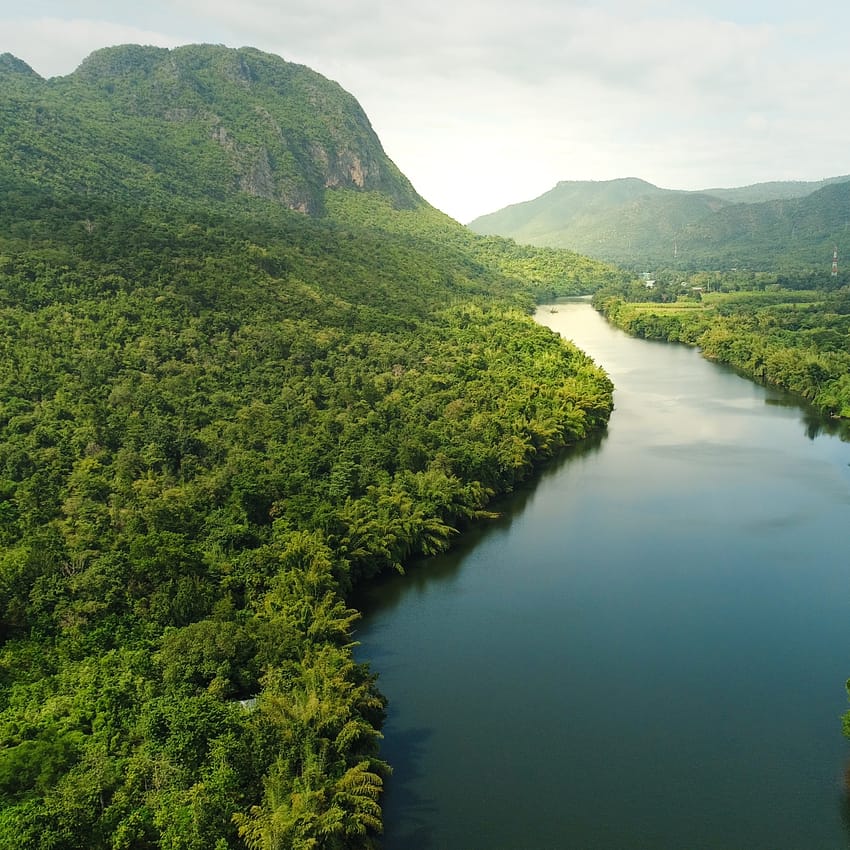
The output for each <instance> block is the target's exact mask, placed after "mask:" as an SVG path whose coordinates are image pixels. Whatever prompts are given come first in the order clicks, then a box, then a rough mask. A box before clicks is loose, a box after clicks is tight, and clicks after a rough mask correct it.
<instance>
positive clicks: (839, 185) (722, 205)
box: [469, 177, 850, 270]
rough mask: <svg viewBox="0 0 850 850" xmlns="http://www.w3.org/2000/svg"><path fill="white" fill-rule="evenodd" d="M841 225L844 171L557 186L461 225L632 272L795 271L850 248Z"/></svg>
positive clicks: (846, 194) (846, 216) (848, 190)
mask: <svg viewBox="0 0 850 850" xmlns="http://www.w3.org/2000/svg"><path fill="white" fill-rule="evenodd" d="M848 221H850V178H848V177H836V178H833V179H831V180H824V181H820V182H817V183H802V182H787V183H783V182H778V183H764V184H756V185H754V186H748V187H742V188H738V189H708V190H705V191H702V192H682V191H672V190H667V189H659V188H658V187H657V186H653V185H652V184H650V183H646V182H644V181H641V180H635V179H628V180H612V181H603V182H599V183H594V182H572V183H559V184H558V185H557V186H556V187H555V188H554V189H552V190H551V191H549V192H547V193H545V194H544V195H541V196H540V197H539V198H536V199H535V200H532V201H527V202H525V203H523V204H516V205H514V206H510V207H506V208H505V209H504V210H500V211H498V212H495V213H491V214H490V215H486V216H482V217H480V218H478V219H476V220H475V221H473V222H471V224H470V225H469V226H470V228H471V229H472V230H474V231H475V232H477V233H492V234H500V235H502V236H507V237H511V238H513V239H516V240H517V241H518V242H521V243H528V244H531V245H546V246H552V247H559V248H569V249H572V250H575V251H580V252H582V253H585V254H588V255H589V256H592V257H597V258H599V259H603V260H607V261H610V262H617V263H621V264H623V265H625V266H628V267H631V268H636V269H644V268H650V269H652V268H657V267H659V266H660V267H663V268H679V269H682V270H694V269H715V268H719V269H727V268H733V267H741V266H746V267H747V268H752V269H757V270H773V269H776V268H783V269H797V270H799V269H803V268H810V267H813V266H822V267H823V266H825V267H826V268H827V269H828V268H829V264H830V262H831V259H832V252H833V250H834V246H836V245H837V246H838V247H839V250H840V251H841V252H842V253H845V252H847V251H850V238H848V231H847V222H848Z"/></svg>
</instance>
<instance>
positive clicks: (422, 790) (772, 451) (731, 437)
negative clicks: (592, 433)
mask: <svg viewBox="0 0 850 850" xmlns="http://www.w3.org/2000/svg"><path fill="white" fill-rule="evenodd" d="M537 319H538V321H540V322H542V323H543V324H546V325H548V326H549V327H551V328H553V329H554V330H555V331H557V332H559V333H561V334H562V335H563V336H565V337H567V338H570V339H573V340H574V341H575V342H576V344H577V345H578V346H579V347H580V348H582V349H583V350H585V351H586V352H588V353H589V354H590V355H591V356H592V357H593V358H594V359H595V360H596V361H597V362H598V363H599V364H600V365H602V366H603V367H604V368H605V369H606V370H607V371H608V373H609V374H610V376H611V378H612V379H613V381H614V383H615V386H616V392H615V396H614V401H615V410H614V413H613V415H612V417H611V421H610V424H609V427H608V430H607V433H606V434H604V435H603V436H602V437H600V438H597V439H595V440H592V441H589V442H588V443H587V444H586V445H583V446H581V447H579V448H578V449H576V450H574V451H572V452H569V453H568V454H567V455H566V456H565V457H563V458H561V459H560V460H558V461H557V462H555V463H552V464H551V465H550V466H549V467H548V468H547V469H546V470H545V471H544V472H543V473H542V475H541V476H540V477H539V478H538V479H537V480H536V481H535V482H534V484H533V485H530V486H529V487H528V488H527V489H525V490H523V491H522V492H518V493H516V494H514V495H513V496H512V497H511V498H510V499H507V500H505V501H504V502H502V503H501V504H500V505H499V506H498V508H499V510H501V512H502V516H501V518H500V519H499V520H496V521H493V522H492V523H489V524H488V525H486V527H481V528H478V529H476V530H474V531H473V532H472V533H470V534H469V535H468V536H466V537H465V538H464V540H463V541H462V544H461V545H460V546H459V547H458V548H457V549H455V550H454V551H453V552H451V553H449V554H447V555H445V556H442V557H439V558H435V559H431V560H429V561H428V562H427V563H424V564H421V565H413V566H412V567H411V568H410V569H409V570H408V575H407V576H405V577H396V578H393V579H391V580H388V581H384V582H383V583H380V584H378V585H376V586H374V587H373V588H372V589H371V590H370V591H369V593H368V594H367V595H366V596H365V597H364V598H362V599H360V600H358V604H359V605H361V606H362V607H363V608H364V609H365V611H366V616H365V618H364V620H363V621H362V622H361V623H360V625H359V628H358V630H357V635H356V638H357V640H358V641H360V643H361V646H360V648H359V650H358V657H359V658H360V659H361V660H367V661H369V662H370V663H371V665H372V667H373V669H374V670H375V671H376V672H378V673H379V676H380V679H379V685H380V688H381V690H382V692H383V693H384V694H386V696H387V697H388V698H389V701H390V705H389V715H388V720H387V723H386V726H385V729H384V734H385V740H384V742H383V747H382V754H383V756H384V757H385V758H386V759H387V760H388V761H390V762H391V763H392V764H393V766H394V769H395V770H394V774H393V776H392V777H391V779H390V780H389V782H388V785H387V791H386V794H385V797H384V812H385V823H386V834H385V840H384V847H385V848H386V850H419V848H421V850H428V848H433V850H476V848H482V850H483V848H487V850H495V848H529V850H534V849H535V848H577V850H592V848H612V849H614V850H619V848H653V850H658V849H659V848H683V850H684V848H687V850H695V848H713V850H714V849H715V848H730V850H732V848H736V849H737V848H741V849H743V848H747V850H753V849H754V848H764V850H782V848H788V850H816V848H830V850H834V848H842V847H847V846H850V839H849V838H848V836H850V826H848V824H850V813H848V806H847V805H846V800H845V795H844V790H843V782H844V778H843V777H844V770H845V767H846V766H847V764H848V758H850V747H848V745H847V742H846V741H845V740H844V738H843V737H842V735H841V715H842V713H843V712H844V711H845V709H846V708H847V707H848V703H847V695H846V693H845V690H844V682H845V679H846V678H847V677H848V676H850V556H848V552H850V547H848V536H847V532H848V527H850V466H848V463H850V444H848V443H846V442H842V441H840V440H839V439H838V438H837V437H835V436H830V435H829V434H828V433H826V431H825V430H824V428H823V426H825V425H826V423H821V422H819V420H818V418H817V416H816V415H814V414H813V413H812V412H811V411H807V410H806V409H805V408H803V407H801V406H800V405H798V404H797V403H796V402H795V401H794V400H793V399H791V398H789V397H788V396H786V395H784V394H782V393H781V392H778V391H775V390H770V389H765V388H763V387H760V386H758V385H756V384H754V383H752V382H750V381H748V380H746V379H744V378H742V377H740V376H738V375H736V374H735V373H734V372H732V371H730V370H727V369H724V368H722V367H719V366H717V365H714V364H711V363H709V362H707V361H705V360H703V359H702V358H701V357H700V355H699V353H698V352H697V351H696V350H694V349H690V348H686V347H684V346H677V345H670V344H663V343H652V342H646V341H644V340H636V339H632V338H630V337H628V336H626V335H625V334H623V333H622V332H620V331H618V330H616V329H613V328H611V327H610V326H609V325H608V324H607V323H606V322H605V321H604V320H603V319H602V318H601V317H600V316H599V315H598V314H597V313H596V312H595V311H593V309H592V308H591V307H590V305H589V304H587V303H586V302H569V303H565V304H559V305H557V312H552V311H551V310H550V308H541V309H540V310H539V311H538V314H537Z"/></svg>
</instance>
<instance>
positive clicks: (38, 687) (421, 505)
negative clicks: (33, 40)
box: [0, 47, 623, 850]
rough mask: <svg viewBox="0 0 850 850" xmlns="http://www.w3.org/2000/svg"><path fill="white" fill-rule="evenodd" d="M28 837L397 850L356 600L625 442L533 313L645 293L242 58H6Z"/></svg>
mask: <svg viewBox="0 0 850 850" xmlns="http://www.w3.org/2000/svg"><path fill="white" fill-rule="evenodd" d="M0 112H2V116H0V349H1V350H2V357H0V639H2V645H0V844H2V845H3V846H10V847H12V846H14V847H20V848H39V850H47V848H50V850H71V849H72V848H74V850H77V849H78V850H83V848H85V850H92V848H110V850H130V848H132V850H153V849H154V848H170V850H177V848H180V850H190V848H191V850H211V848H214V850H224V848H252V850H253V848H308V847H310V848H341V847H369V846H371V845H372V843H373V839H374V837H375V836H376V835H377V834H378V832H379V831H380V828H381V808H380V794H381V789H382V785H383V781H384V779H385V778H386V776H387V775H388V773H389V770H390V766H388V765H386V764H384V763H383V762H382V761H381V759H380V758H379V757H378V749H377V742H378V739H379V735H380V732H379V730H380V726H381V722H382V718H383V713H384V700H383V698H382V697H381V695H380V693H379V691H378V689H377V688H376V683H375V679H374V676H373V675H372V673H370V671H368V670H367V669H365V668H363V667H362V666H360V665H357V664H355V662H354V660H353V658H352V652H351V627H352V624H353V623H354V622H355V621H356V619H357V617H358V613H357V612H356V611H355V610H353V609H352V608H351V607H350V606H349V604H348V602H347V599H348V598H349V594H350V591H351V590H352V588H353V587H354V586H355V585H356V583H357V582H359V581H363V580H366V579H368V578H370V577H372V576H374V575H376V574H377V573H379V572H381V571H383V570H389V569H401V568H402V566H403V564H404V562H405V561H406V560H407V559H408V558H410V557H411V556H414V555H417V554H420V553H424V554H428V553H433V552H438V551H441V550H443V549H445V548H446V547H447V546H449V545H450V544H451V541H452V540H453V539H454V537H455V536H456V535H457V533H458V532H459V531H460V530H462V529H463V528H464V527H465V525H466V524H468V523H469V522H472V521H475V520H476V519H482V518H485V517H486V516H487V515H488V514H487V511H488V503H489V501H490V500H491V498H492V497H493V495H494V494H496V493H500V492H505V491H509V490H510V489H511V488H512V487H513V486H514V485H515V484H516V483H517V482H518V481H520V480H522V479H524V478H525V477H526V476H527V475H528V474H529V473H530V472H531V470H532V469H533V468H534V465H535V464H537V463H538V462H540V461H541V460H543V459H545V458H547V457H549V456H551V455H553V454H554V453H555V452H557V451H559V450H560V449H561V448H562V447H563V446H565V445H567V444H568V443H571V442H574V441H576V440H579V439H581V438H583V437H584V436H586V435H587V434H588V433H590V432H591V431H593V430H594V429H598V428H600V427H602V426H603V425H604V423H605V421H606V420H607V417H608V414H609V412H610V410H611V384H610V382H609V381H608V379H607V377H606V376H605V375H604V373H603V372H602V371H601V370H600V369H599V368H597V367H596V366H595V365H594V364H593V363H592V362H591V361H590V360H589V359H588V358H587V357H586V356H585V355H583V354H582V353H581V352H579V351H577V350H576V349H575V348H574V347H572V346H571V345H569V344H567V343H564V342H563V341H561V340H560V339H558V338H557V337H555V336H554V335H553V334H551V333H550V332H549V331H547V330H545V329H543V328H541V327H538V326H537V325H535V324H534V323H533V322H532V320H531V319H530V318H529V316H528V312H529V309H530V306H531V304H532V303H533V300H534V298H535V297H541V296H542V295H544V294H545V295H553V294H564V293H570V292H579V291H593V290H594V289H597V288H599V286H601V285H603V284H606V285H612V284H615V283H616V282H618V281H620V280H622V279H623V278H622V275H621V274H620V273H618V272H617V271H616V270H614V269H612V268H611V267H608V266H603V265H601V264H599V263H595V262H593V261H588V260H585V259H583V258H580V257H578V256H576V255H574V254H571V253H569V252H562V251H555V250H547V251H536V250H534V249H527V248H522V247H520V246H517V245H516V244H514V243H513V242H510V241H509V240H504V239H497V238H494V239H483V238H480V237H476V236H474V235H473V234H471V233H469V232H468V231H466V230H465V229H464V228H462V227H460V225H458V224H457V223H455V222H452V221H451V220H450V219H447V218H446V217H445V216H443V215H442V214H440V213H438V212H437V211H435V210H433V209H432V208H430V207H429V206H428V205H427V204H425V202H424V201H422V199H420V198H419V197H418V196H417V195H416V193H415V192H414V191H413V190H412V188H411V187H410V185H409V183H408V182H407V181H406V180H405V179H404V178H403V176H402V175H400V174H399V173H398V170H397V169H395V167H394V166H393V165H392V163H391V162H390V161H389V160H388V159H387V158H386V156H385V155H384V153H383V150H382V149H381V147H380V143H379V142H378V140H377V138H376V137H375V136H374V133H372V131H371V128H370V127H369V126H368V121H367V120H366V118H365V116H364V115H363V113H362V111H361V110H360V108H359V106H357V104H356V103H355V102H354V101H353V99H352V98H350V96H349V95H347V94H346V93H345V92H343V91H342V90H341V89H339V87H338V86H336V85H335V84H333V83H330V82H329V81H327V80H324V79H323V78H321V77H320V76H319V75H316V74H314V73H313V72H311V71H309V70H308V69H305V68H301V67H299V66H291V65H289V64H287V63H284V62H282V61H281V60H279V59H277V58H276V57H270V56H268V55H267V54H261V53H259V52H258V51H253V50H250V49H243V50H238V51H234V50H227V49H225V48H213V47H190V48H181V49H179V50H175V51H162V50H158V49H153V48H138V47H124V48H115V49H110V50H106V51H101V52H99V53H97V54H95V55H94V56H93V57H91V58H90V59H89V60H87V61H86V62H85V63H83V65H82V66H81V68H80V69H79V70H78V71H77V72H76V73H75V74H73V75H71V76H70V77H67V78H60V79H55V80H50V81H45V80H41V79H40V78H39V77H38V76H37V75H35V74H33V73H32V71H31V70H30V69H29V68H28V67H27V66H26V65H25V64H24V63H22V62H20V61H18V60H14V58H13V57H8V56H4V57H0Z"/></svg>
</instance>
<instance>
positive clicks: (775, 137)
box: [0, 0, 850, 222]
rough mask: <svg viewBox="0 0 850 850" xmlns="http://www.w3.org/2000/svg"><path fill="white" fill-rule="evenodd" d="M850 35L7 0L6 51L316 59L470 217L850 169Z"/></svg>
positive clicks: (521, 9)
mask: <svg viewBox="0 0 850 850" xmlns="http://www.w3.org/2000/svg"><path fill="white" fill-rule="evenodd" d="M848 34H850V3H847V2H846V0H821V2H819V3H812V2H810V0H809V2H803V1H802V0H691V2H689V0H676V1H675V2H672V1H671V0H523V1H522V2H519V3H518V2H515V0H514V2H507V0H429V2H423V0H415V2H414V0H167V2H166V1H165V0H141V2H137V0H106V2H105V1H104V0H73V2H67V0H65V2H63V0H28V2H27V3H22V2H20V0H14V2H13V1H12V0H0V53H3V52H9V53H13V54H14V55H15V56H17V57H18V58H20V59H23V60H24V61H26V62H27V63H29V64H30V65H31V66H32V67H33V68H34V69H35V70H36V71H37V72H38V73H39V74H41V75H42V76H44V77H52V76H60V75H65V74H69V73H71V72H72V71H73V70H74V69H75V68H76V67H77V66H78V65H79V63H80V62H81V61H82V60H83V59H84V58H85V57H86V56H87V55H88V54H89V53H91V52H92V51H93V50H96V49H98V48H100V47H106V46H109V45H114V44H125V43H139V44H153V45H158V46H161V47H175V46H178V45H181V44H189V43H199V42H204V43H212V44H225V45H227V46H229V47H242V46H248V45H249V46H252V47H257V48H259V49H261V50H266V51H269V52H271V53H275V54H277V55H279V56H281V57H283V58H284V59H286V60H288V61H292V62H299V63H302V64H305V65H308V66H310V67H311V68H313V69H314V70H316V71H318V72H319V73H321V74H323V75H324V76H326V77H329V78H331V79H333V80H336V81H337V82H338V83H340V84H341V85H342V86H343V87H344V88H345V89H347V90H348V91H349V92H351V93H352V94H353V95H354V96H355V97H356V98H357V99H358V101H359V102H360V103H361V105H362V106H363V108H364V109H365V110H366V113H367V114H368V116H369V118H370V120H371V122H372V126H373V127H374V128H375V130H376V132H377V133H378V136H379V137H380V139H381V142H382V144H383V146H384V149H385V150H386V152H387V153H388V155H389V156H390V157H391V159H393V161H394V162H395V163H396V165H398V166H399V168H400V169H401V170H402V171H403V172H404V173H405V174H406V175H407V177H408V178H410V180H411V181H412V182H413V185H414V186H415V187H416V189H417V190H418V191H419V193H420V194H421V195H422V196H423V197H425V198H426V200H428V201H429V202H430V203H432V204H433V205H434V206H436V207H438V208H439V209H441V210H443V211H444V212H447V213H448V214H449V215H451V216H453V217H454V218H456V219H458V220H459V221H462V222H468V221H470V220H471V219H473V218H475V217H476V216H478V215H482V214H484V213H488V212H493V211H494V210H497V209H500V208H502V207H504V206H506V205H508V204H512V203H517V202H521V201H525V200H529V199H531V198H534V197H537V196H538V195H540V194H542V193H543V192H546V191H548V190H549V189H551V188H552V187H553V186H554V185H555V184H556V183H557V182H558V181H561V180H610V179H614V178H617V177H640V178H643V179H644V180H649V181H650V182H652V183H655V184H656V185H658V186H663V187H665V188H670V189H704V188H710V187H719V186H742V185H748V184H751V183H758V182H764V181H768V180H819V179H821V178H824V177H831V176H836V175H839V174H847V173H850V109H848V104H850V73H848V72H850V54H848V53H847V43H848Z"/></svg>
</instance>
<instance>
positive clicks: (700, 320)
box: [593, 289, 850, 419]
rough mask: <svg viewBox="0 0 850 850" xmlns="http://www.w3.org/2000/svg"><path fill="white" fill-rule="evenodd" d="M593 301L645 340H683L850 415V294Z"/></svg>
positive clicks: (829, 411) (826, 409)
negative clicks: (660, 301)
mask: <svg viewBox="0 0 850 850" xmlns="http://www.w3.org/2000/svg"><path fill="white" fill-rule="evenodd" d="M593 304H594V306H595V307H596V308H597V309H598V310H599V311H600V312H601V313H602V314H603V315H604V316H605V317H606V318H607V319H608V320H609V321H610V322H611V323H612V324H614V325H615V326H617V327H618V328H621V329H622V330H624V331H626V332H627V333H629V334H631V335H633V336H637V337H641V338H643V339H660V340H666V341H669V342H683V343H686V344H687V345H693V346H696V347H698V348H699V349H700V351H701V352H702V354H703V356H705V357H707V358H708V359H710V360H715V361H717V362H719V363H726V364H728V365H730V366H733V367H734V368H736V369H738V370H740V371H741V372H743V373H744V374H746V375H748V376H749V377H751V378H753V379H754V380H758V381H761V382H764V383H767V384H772V385H774V386H777V387H782V388H783V389H786V390H790V391H791V392H794V393H797V394H798V395H800V396H802V397H803V398H804V399H806V400H807V401H809V402H811V403H812V404H814V405H815V406H816V407H817V408H818V409H819V410H820V411H821V412H822V413H824V414H825V415H827V416H830V417H834V418H839V419H848V418H850V350H848V345H847V339H848V337H850V293H848V291H846V290H838V291H833V292H824V291H815V290H806V291H801V290H781V289H774V290H770V291H766V292H730V293H719V292H718V293H708V294H704V295H702V296H701V297H700V299H699V300H694V299H687V300H680V301H675V302H672V303H659V302H640V303H636V302H629V301H626V300H625V299H624V298H623V297H621V296H616V295H610V294H608V295H604V294H599V295H597V296H595V297H594V299H593Z"/></svg>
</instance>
